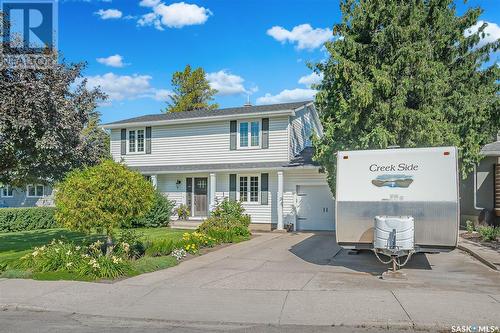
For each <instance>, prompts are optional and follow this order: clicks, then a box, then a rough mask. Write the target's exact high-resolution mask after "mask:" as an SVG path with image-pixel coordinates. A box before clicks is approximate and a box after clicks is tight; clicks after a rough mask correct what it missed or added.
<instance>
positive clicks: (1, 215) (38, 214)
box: [0, 207, 57, 232]
mask: <svg viewBox="0 0 500 333" xmlns="http://www.w3.org/2000/svg"><path fill="white" fill-rule="evenodd" d="M54 212H55V208H53V207H30V208H2V209H0V232H13V231H27V230H36V229H51V228H57V223H56V220H55V219H54Z"/></svg>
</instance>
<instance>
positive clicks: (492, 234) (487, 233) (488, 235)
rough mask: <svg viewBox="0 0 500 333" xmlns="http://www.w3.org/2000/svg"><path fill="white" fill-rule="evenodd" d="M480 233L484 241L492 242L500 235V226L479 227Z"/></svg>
mask: <svg viewBox="0 0 500 333" xmlns="http://www.w3.org/2000/svg"><path fill="white" fill-rule="evenodd" d="M478 232H479V234H480V235H481V238H482V240H483V241H486V242H490V241H493V240H496V239H497V237H499V236H500V228H499V227H490V226H488V227H479V230H478Z"/></svg>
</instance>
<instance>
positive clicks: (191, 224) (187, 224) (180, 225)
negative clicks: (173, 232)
mask: <svg viewBox="0 0 500 333" xmlns="http://www.w3.org/2000/svg"><path fill="white" fill-rule="evenodd" d="M202 223H203V221H200V220H195V221H193V220H187V221H171V222H170V228H172V229H191V230H194V229H196V228H198V227H199V226H200V224H202Z"/></svg>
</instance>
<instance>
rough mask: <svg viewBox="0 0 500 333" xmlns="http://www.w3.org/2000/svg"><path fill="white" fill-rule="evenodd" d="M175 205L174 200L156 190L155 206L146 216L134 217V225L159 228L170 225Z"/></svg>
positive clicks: (136, 226)
mask: <svg viewBox="0 0 500 333" xmlns="http://www.w3.org/2000/svg"><path fill="white" fill-rule="evenodd" d="M174 205H175V204H174V202H173V201H170V200H168V198H166V197H165V196H164V195H163V194H161V193H160V192H159V191H156V192H155V198H154V204H153V207H152V208H151V210H150V211H149V212H148V213H147V214H146V215H145V216H144V217H142V218H135V219H132V227H134V228H142V227H145V228H158V227H166V226H168V223H169V222H170V216H172V212H173V209H174Z"/></svg>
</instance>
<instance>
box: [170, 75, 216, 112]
mask: <svg viewBox="0 0 500 333" xmlns="http://www.w3.org/2000/svg"><path fill="white" fill-rule="evenodd" d="M172 86H173V89H174V95H172V96H170V99H171V102H168V103H167V104H168V106H167V109H166V110H165V111H166V112H182V111H195V110H214V109H217V108H218V107H219V105H217V104H215V103H213V104H210V103H211V102H212V101H213V100H214V97H213V96H214V95H215V94H216V93H217V90H215V89H212V88H210V84H209V83H208V80H207V78H206V75H205V71H204V70H203V68H201V67H198V68H196V69H195V70H194V71H193V70H191V66H190V65H187V66H186V68H184V70H183V71H181V72H175V73H174V75H173V76H172Z"/></svg>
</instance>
